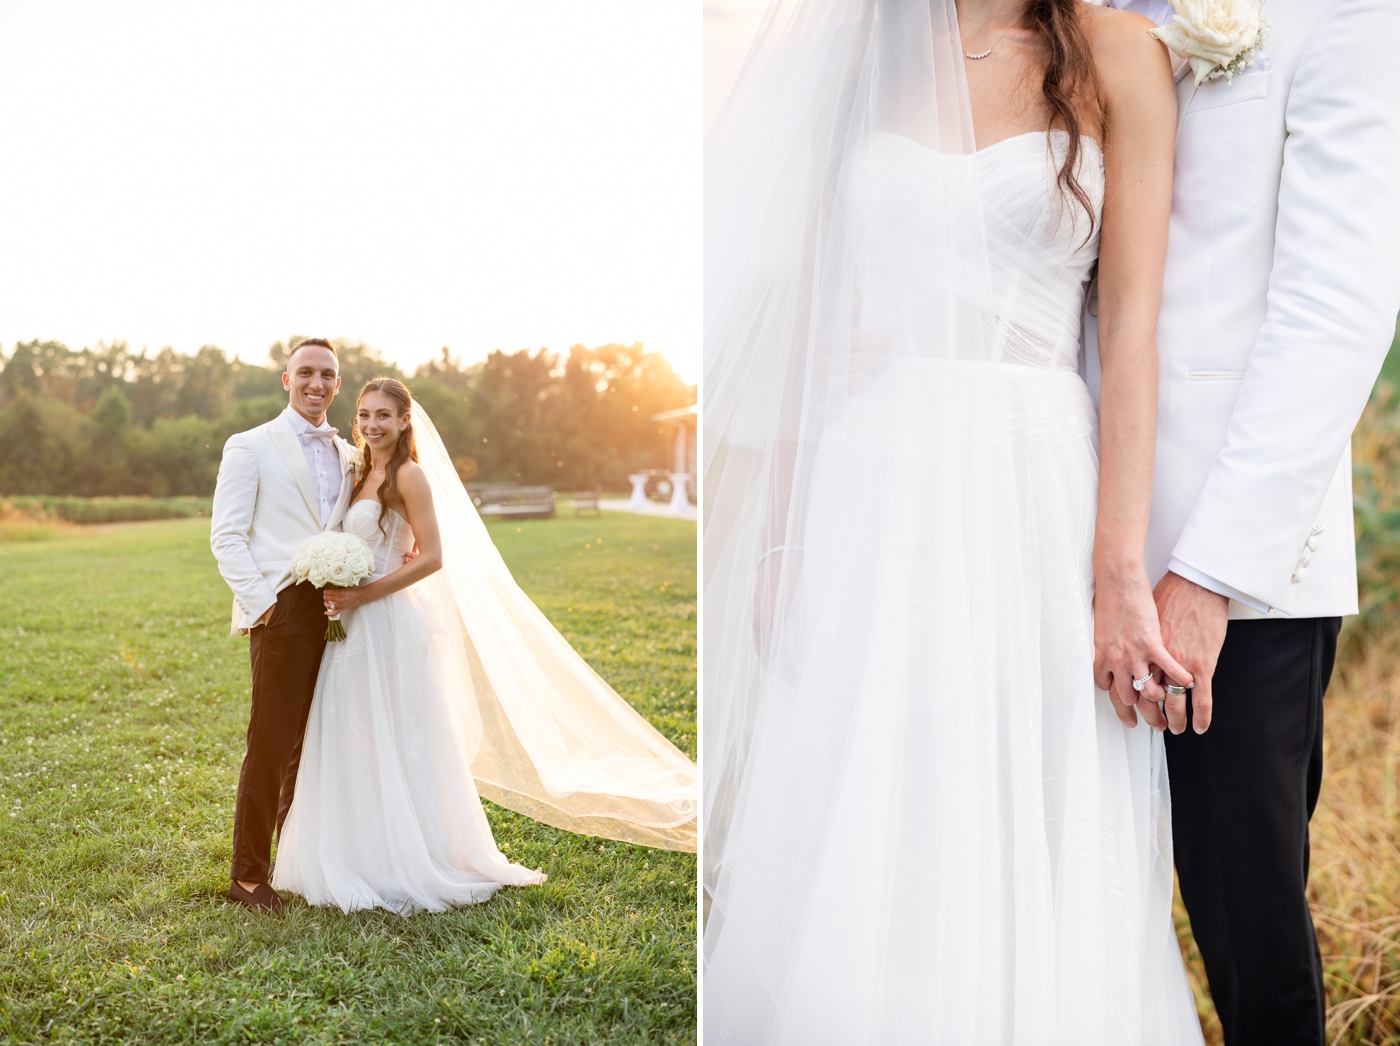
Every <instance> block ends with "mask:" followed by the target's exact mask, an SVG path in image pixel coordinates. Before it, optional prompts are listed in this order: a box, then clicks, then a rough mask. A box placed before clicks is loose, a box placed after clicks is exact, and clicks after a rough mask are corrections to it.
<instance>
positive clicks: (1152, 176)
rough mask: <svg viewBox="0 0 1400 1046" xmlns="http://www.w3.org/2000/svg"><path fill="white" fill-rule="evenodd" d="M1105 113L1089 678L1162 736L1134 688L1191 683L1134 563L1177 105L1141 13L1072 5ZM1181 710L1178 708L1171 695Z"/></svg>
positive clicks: (1154, 694) (1159, 693) (1147, 476)
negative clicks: (1156, 674) (1139, 683)
mask: <svg viewBox="0 0 1400 1046" xmlns="http://www.w3.org/2000/svg"><path fill="white" fill-rule="evenodd" d="M1081 10H1083V11H1084V13H1085V15H1086V16H1087V19H1088V26H1087V28H1088V31H1089V37H1090V41H1091V45H1092V47H1093V50H1094V60H1095V63H1096V66H1097V68H1098V72H1099V78H1100V90H1101V96H1100V97H1101V99H1102V103H1103V106H1104V113H1105V128H1104V151H1105V179H1106V184H1105V191H1104V211H1103V229H1102V236H1101V240H1100V250H1099V305H1098V342H1099V363H1100V367H1101V369H1102V372H1103V384H1102V386H1101V390H1100V395H1099V404H1100V406H1099V431H1100V439H1099V445H1100V453H1099V461H1100V466H1099V508H1098V523H1097V527H1096V529H1095V532H1094V586H1095V595H1094V680H1095V682H1096V683H1097V684H1098V685H1099V687H1101V688H1102V689H1104V690H1107V691H1109V692H1110V693H1111V694H1112V695H1113V698H1114V700H1113V706H1114V710H1115V711H1116V712H1117V713H1118V716H1119V718H1120V719H1122V720H1123V721H1124V722H1125V723H1127V724H1128V725H1129V726H1131V725H1133V724H1135V723H1136V721H1137V718H1136V715H1135V713H1134V705H1135V704H1136V703H1137V700H1138V698H1139V697H1141V698H1144V699H1145V700H1144V702H1143V705H1142V706H1141V707H1142V708H1143V714H1144V716H1145V717H1146V718H1147V719H1148V720H1149V721H1150V722H1152V725H1153V726H1156V727H1158V728H1159V729H1160V728H1161V726H1162V725H1164V724H1163V723H1162V722H1161V714H1160V712H1159V711H1158V710H1157V707H1156V704H1155V702H1157V701H1160V700H1162V699H1163V698H1165V697H1166V696H1167V695H1166V693H1165V691H1164V690H1163V689H1162V688H1161V687H1160V686H1159V685H1158V684H1157V683H1156V681H1151V682H1149V683H1148V684H1147V685H1146V687H1145V688H1144V690H1143V691H1142V693H1141V694H1140V695H1139V694H1138V693H1137V692H1136V691H1134V689H1133V680H1134V679H1141V678H1142V677H1143V676H1144V675H1147V674H1148V673H1149V672H1151V671H1152V669H1153V667H1154V666H1156V667H1159V668H1161V669H1162V670H1163V671H1165V672H1166V674H1167V675H1169V676H1171V677H1172V679H1173V680H1174V681H1175V682H1178V683H1181V684H1189V683H1190V681H1191V680H1190V679H1189V678H1188V674H1187V673H1186V672H1185V670H1184V669H1182V668H1181V666H1180V665H1179V664H1177V662H1176V660H1175V659H1174V658H1173V657H1172V656H1171V655H1170V654H1169V653H1168V652H1167V651H1166V648H1165V647H1164V646H1163V645H1162V636H1161V630H1160V628H1159V627H1158V622H1157V608H1156V605H1155V603H1154V602H1153V599H1152V586H1151V585H1150V584H1149V583H1148V578H1147V571H1146V568H1145V566H1144V563H1143V545H1144V543H1145V542H1146V540H1147V522H1148V518H1149V511H1150V508H1151V501H1152V462H1153V454H1154V451H1155V441H1156V431H1157V337H1156V332H1157V312H1158V308H1159V307H1160V305H1161V299H1162V275H1163V269H1164V267H1165V264H1166V253H1167V222H1168V219H1169V217H1170V215H1171V192H1172V186H1171V179H1172V149H1173V144H1174V133H1175V130H1176V96H1175V91H1174V89H1173V84H1172V75H1171V64H1170V61H1169V59H1168V55H1167V50H1166V48H1165V47H1163V46H1162V45H1161V44H1159V43H1158V42H1157V41H1155V40H1153V39H1151V38H1150V37H1149V36H1148V35H1147V30H1148V29H1150V28H1152V23H1151V22H1149V21H1148V20H1147V19H1146V18H1143V17H1141V16H1139V15H1135V14H1130V13H1128V12H1123V11H1113V10H1110V9H1102V8H1095V7H1087V6H1086V7H1082V8H1081ZM1172 700H1173V708H1172V712H1173V714H1172V716H1171V719H1172V725H1173V727H1175V726H1176V718H1177V715H1176V711H1177V709H1176V706H1177V705H1180V706H1181V708H1182V709H1183V710H1184V705H1185V699H1184V698H1174V699H1172Z"/></svg>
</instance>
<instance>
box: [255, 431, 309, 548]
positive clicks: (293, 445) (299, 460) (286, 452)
mask: <svg viewBox="0 0 1400 1046" xmlns="http://www.w3.org/2000/svg"><path fill="white" fill-rule="evenodd" d="M267 434H268V436H269V437H270V438H271V439H272V445H273V446H274V447H276V448H277V453H279V454H281V455H282V460H283V461H285V462H286V463H287V468H289V469H291V470H292V479H294V480H296V485H297V489H298V490H299V491H301V496H302V499H303V500H304V501H305V502H306V507H307V509H308V511H310V513H311V518H312V519H314V520H315V521H316V529H317V530H320V529H321V510H320V508H319V506H317V504H316V487H315V486H314V485H313V484H312V482H311V469H310V468H309V467H307V464H306V454H305V453H304V452H303V451H302V449H301V440H300V439H298V438H297V434H296V432H295V431H294V430H293V429H292V423H291V422H290V421H288V420H287V419H286V418H278V419H277V420H276V421H274V422H273V423H272V426H271V427H270V428H269V429H268V433H267Z"/></svg>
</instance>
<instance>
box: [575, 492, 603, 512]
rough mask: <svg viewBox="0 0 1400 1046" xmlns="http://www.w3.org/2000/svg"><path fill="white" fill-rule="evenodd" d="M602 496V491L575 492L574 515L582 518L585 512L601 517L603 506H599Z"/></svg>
mask: <svg viewBox="0 0 1400 1046" xmlns="http://www.w3.org/2000/svg"><path fill="white" fill-rule="evenodd" d="M601 494H602V491H601V490H579V491H575V492H574V515H575V516H581V515H583V514H584V513H585V512H592V513H593V514H594V515H596V516H601V515H602V514H603V506H602V505H600V504H598V498H599V496H600V495H601Z"/></svg>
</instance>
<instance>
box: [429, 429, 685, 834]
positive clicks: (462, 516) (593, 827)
mask: <svg viewBox="0 0 1400 1046" xmlns="http://www.w3.org/2000/svg"><path fill="white" fill-rule="evenodd" d="M413 428H414V434H415V436H416V439H417V445H418V463H419V464H420V465H421V466H422V468H423V470H424V472H425V473H426V474H427V477H428V482H429V484H430V486H431V488H432V493H433V503H434V508H435V510H436V512H437V518H438V527H439V530H440V532H441V535H442V548H443V569H442V570H441V571H439V572H438V573H437V574H434V575H432V576H431V577H429V578H428V579H427V580H426V582H425V584H426V585H427V586H428V587H429V591H430V592H431V594H432V595H433V597H434V601H435V603H436V604H437V605H439V606H440V607H453V608H455V610H456V617H457V618H458V619H459V620H460V624H461V632H462V639H463V642H464V644H465V647H466V653H467V661H468V663H469V665H470V673H471V686H470V687H469V688H463V695H464V696H463V700H468V699H471V700H474V703H475V708H473V709H467V710H464V713H465V714H464V715H463V716H462V721H463V722H468V723H473V724H479V729H476V728H474V729H472V730H469V731H464V734H463V742H464V743H467V744H469V745H471V746H472V747H473V751H472V753H471V769H472V776H473V777H474V778H475V780H476V784H477V788H478V790H479V791H480V793H481V794H482V795H483V796H485V797H486V798H488V799H490V800H492V801H493V802H495V803H498V804H500V805H501V806H504V807H505V808H506V809H508V810H514V811H515V812H516V813H521V814H524V815H526V816H527V817H531V818H534V819H535V820H537V821H542V822H544V823H545V824H549V825H553V826H555V827H556V828H562V829H565V830H566V831H570V832H578V833H581V834H585V835H597V836H602V837H604V838H607V839H619V840H624V841H627V842H633V843H640V844H642V845H645V846H654V847H659V848H662V849H668V850H688V851H694V850H695V848H696V780H695V776H696V775H695V764H693V763H692V762H691V761H690V760H689V759H688V758H687V757H686V756H685V754H684V753H682V752H681V751H680V750H679V749H678V748H676V747H675V746H674V745H673V744H671V743H670V742H669V741H667V740H666V738H664V737H663V736H662V735H661V734H660V733H659V732H657V730H656V729H655V728H654V727H653V726H652V725H651V724H650V723H648V722H647V721H646V720H645V719H643V718H642V717H641V716H640V715H639V714H638V713H637V712H636V711H635V710H634V709H633V708H632V707H631V706H630V705H629V704H627V702H626V701H624V700H623V699H622V697H621V696H619V695H618V694H617V692H616V691H614V690H613V689H612V687H610V686H609V685H608V684H607V682H605V681H604V680H603V679H602V678H601V677H600V676H599V675H598V674H597V673H596V672H595V671H593V669H592V668H590V667H589V665H588V663H587V662H586V661H584V659H583V658H582V657H581V656H579V654H578V653H577V651H575V650H574V649H573V647H571V646H570V645H569V643H568V641H567V640H566V639H565V638H564V637H563V636H562V635H560V634H559V632H558V630H557V629H555V628H554V626H553V625H552V624H550V622H549V619H548V618H546V617H545V616H544V614H543V613H542V612H541V611H540V609H539V608H538V607H536V606H535V604H534V603H533V602H531V601H530V598H529V597H528V596H527V595H526V594H525V593H524V592H523V591H522V590H521V588H520V586H519V585H518V584H516V582H515V579H514V578H513V577H512V576H511V573H510V570H509V569H508V568H507V567H506V564H505V561H504V560H503V559H502V558H501V554H500V552H499V551H497V549H496V546H495V545H494V544H493V543H492V541H491V537H490V535H489V534H488V533H487V530H486V525H485V524H484V523H483V522H482V520H481V517H480V516H479V515H478V513H477V511H476V508H475V506H474V505H473V504H472V502H471V498H470V497H469V496H468V494H467V491H466V489H465V488H464V487H463V485H462V481H461V479H460V478H459V477H458V475H457V471H456V469H455V467H454V466H453V464H452V459H451V457H450V456H449V455H448V453H447V449H446V447H445V446H444V445H443V442H442V439H441V437H440V436H439V435H438V432H437V429H436V428H435V427H434V425H433V423H432V420H431V418H429V416H428V414H427V412H426V411H425V410H424V409H423V408H422V406H421V405H419V404H417V403H415V404H414V408H413ZM466 695H471V696H470V698H468V697H467V696H466Z"/></svg>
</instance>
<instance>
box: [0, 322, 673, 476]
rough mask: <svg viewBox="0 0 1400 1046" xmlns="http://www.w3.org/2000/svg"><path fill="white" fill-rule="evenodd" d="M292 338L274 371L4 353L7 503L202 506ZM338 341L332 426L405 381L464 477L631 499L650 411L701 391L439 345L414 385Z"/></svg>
mask: <svg viewBox="0 0 1400 1046" xmlns="http://www.w3.org/2000/svg"><path fill="white" fill-rule="evenodd" d="M297 340H298V339H297V338H289V339H287V340H286V341H279V342H277V343H276V344H274V345H273V346H272V347H271V349H270V350H269V352H268V359H269V362H268V364H266V365H258V364H253V363H247V362H244V361H241V360H237V359H232V358H230V357H229V356H228V354H227V353H225V352H224V351H223V350H221V349H219V348H217V347H215V346H205V347H204V348H202V349H200V350H199V351H198V352H195V353H193V354H188V355H187V354H182V353H178V352H175V351H173V350H172V349H168V348H167V349H162V350H161V351H160V352H157V353H148V352H147V351H146V350H144V349H143V350H142V351H140V352H132V351H131V349H130V348H129V347H128V346H127V345H126V344H125V343H123V342H114V343H112V344H99V345H98V346H97V347H96V348H84V349H78V350H74V349H70V348H68V347H67V346H66V345H63V344H62V343H60V342H56V341H31V342H21V343H19V344H17V345H15V347H14V348H13V350H12V351H11V352H10V353H9V354H8V355H6V354H4V353H3V351H0V446H3V447H4V448H5V450H4V451H3V452H0V496H7V495H18V494H50V495H82V496H93V495H150V496H154V497H170V496H176V495H185V494H193V495H199V496H208V495H209V494H211V493H213V490H214V480H215V477H216V475H217V473H218V468H219V457H220V455H221V453H222V451H223V445H224V441H225V440H227V439H228V437H229V436H230V435H232V434H233V433H235V432H241V431H243V430H244V429H248V428H252V427H253V426H255V425H260V424H262V423H263V422H265V421H268V420H270V419H271V418H273V417H275V416H276V415H277V414H278V413H279V412H281V411H282V410H283V409H284V408H285V407H286V405H287V396H286V393H285V392H284V391H283V390H282V379H281V374H282V370H283V365H284V364H285V361H286V358H287V354H288V351H289V349H290V346H291V345H293V344H295V343H296V341H297ZM335 345H336V349H337V353H338V355H339V357H340V373H341V382H342V383H341V391H340V394H339V395H338V396H337V397H336V400H335V402H334V403H332V405H331V409H330V419H329V420H330V423H331V424H332V425H335V426H336V427H337V428H338V429H339V430H340V433H341V435H343V436H345V437H347V438H350V432H351V422H352V420H353V417H354V403H355V392H356V390H357V389H359V387H360V385H361V384H363V383H364V382H365V381H367V380H369V379H370V378H372V377H376V376H380V375H385V376H389V377H395V378H399V379H400V380H402V381H404V382H405V383H406V384H407V385H408V387H409V388H410V389H411V390H412V391H413V395H414V397H415V398H416V399H417V400H418V401H419V402H421V403H422V404H423V406H424V408H425V409H426V410H427V411H428V413H429V414H430V415H431V416H432V419H433V423H434V424H435V425H436V426H437V428H438V431H439V432H440V433H441V434H442V438H443V442H444V443H445V444H446V445H447V449H448V451H449V453H451V455H452V457H453V460H454V461H455V462H456V464H457V468H458V472H459V473H460V474H461V475H462V477H463V478H464V479H466V480H468V481H475V482H488V481H489V482H516V483H530V484H549V485H551V486H554V487H557V488H559V489H563V490H569V489H581V490H589V489H593V488H594V487H599V486H600V487H602V488H604V489H610V490H625V489H627V478H626V477H627V474H628V473H629V472H635V471H638V470H639V469H649V468H656V467H661V466H663V465H664V463H665V461H666V455H665V430H664V427H661V426H658V425H657V424H656V423H655V422H653V421H652V420H651V417H652V415H653V414H657V413H660V412H661V411H665V410H670V409H673V408H675V407H681V406H686V405H688V404H691V403H694V402H695V388H694V386H687V385H686V384H685V383H684V382H682V381H681V380H680V378H679V377H678V376H677V375H676V373H675V371H674V370H672V369H671V366H670V364H669V363H668V362H667V361H666V360H665V359H664V358H663V357H662V356H660V355H659V354H657V353H655V352H647V351H646V350H645V349H644V348H643V347H642V346H641V345H640V344H637V345H630V346H624V345H604V346H602V347H600V348H594V349H589V348H585V347H583V346H582V345H575V346H574V347H573V348H571V349H570V350H569V351H568V353H567V354H556V353H552V352H550V351H549V350H547V349H539V350H536V351H531V350H528V349H525V350H521V351H519V352H511V353H507V352H502V351H499V350H497V351H495V352H492V353H491V354H490V355H489V356H488V357H487V358H486V359H485V360H483V361H481V362H478V363H471V364H464V363H463V362H461V360H459V359H455V358H453V357H452V356H451V355H450V353H449V352H448V350H447V349H443V350H442V355H441V356H440V357H439V358H437V359H434V360H431V361H430V362H428V363H426V364H424V365H423V366H421V367H419V368H418V369H417V370H415V371H414V372H413V373H412V374H411V375H410V374H405V373H403V372H402V371H401V370H400V369H399V368H398V367H396V366H394V365H393V364H392V363H389V362H387V361H385V360H384V359H383V357H382V356H380V355H379V353H377V352H376V351H375V350H374V349H373V348H371V347H370V346H368V345H365V344H363V343H361V342H351V341H336V342H335Z"/></svg>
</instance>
